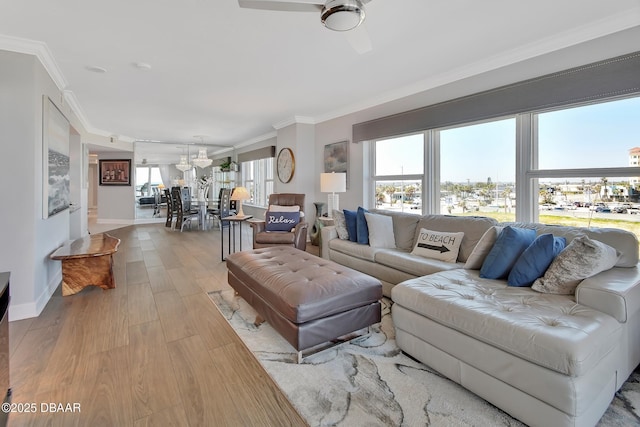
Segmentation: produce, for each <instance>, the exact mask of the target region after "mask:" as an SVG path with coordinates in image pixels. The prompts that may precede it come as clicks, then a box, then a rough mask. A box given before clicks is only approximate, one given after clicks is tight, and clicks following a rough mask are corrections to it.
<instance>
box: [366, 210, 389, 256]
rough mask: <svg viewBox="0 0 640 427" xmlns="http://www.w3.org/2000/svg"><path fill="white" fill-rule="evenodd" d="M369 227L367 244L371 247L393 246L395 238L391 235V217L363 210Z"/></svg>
mask: <svg viewBox="0 0 640 427" xmlns="http://www.w3.org/2000/svg"><path fill="white" fill-rule="evenodd" d="M364 217H365V219H366V220H367V227H368V228H369V246H371V247H372V248H395V247H396V238H395V236H394V235H393V218H391V217H390V216H388V215H377V214H372V213H368V212H365V213H364Z"/></svg>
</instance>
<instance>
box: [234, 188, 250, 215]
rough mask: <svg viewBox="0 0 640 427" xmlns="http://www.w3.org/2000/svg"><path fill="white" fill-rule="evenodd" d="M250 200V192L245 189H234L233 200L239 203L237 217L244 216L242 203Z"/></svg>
mask: <svg viewBox="0 0 640 427" xmlns="http://www.w3.org/2000/svg"><path fill="white" fill-rule="evenodd" d="M249 199H251V195H250V194H249V190H247V189H246V188H245V187H236V188H234V189H233V193H231V200H235V201H237V202H238V213H237V214H236V215H237V216H244V212H242V201H243V200H249Z"/></svg>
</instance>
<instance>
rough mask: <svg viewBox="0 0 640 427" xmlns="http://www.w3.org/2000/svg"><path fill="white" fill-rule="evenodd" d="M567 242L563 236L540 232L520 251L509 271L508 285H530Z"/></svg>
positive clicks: (545, 269)
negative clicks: (520, 253)
mask: <svg viewBox="0 0 640 427" xmlns="http://www.w3.org/2000/svg"><path fill="white" fill-rule="evenodd" d="M566 244H567V239H565V238H564V237H554V236H553V234H542V235H540V236H538V237H537V238H536V240H534V241H533V243H532V244H531V245H530V246H529V247H528V248H527V249H525V250H524V252H522V255H520V257H519V258H518V260H517V261H516V264H515V265H514V266H513V268H512V269H511V272H510V273H509V278H508V279H507V282H508V284H509V286H531V285H532V284H533V282H535V280H536V279H537V278H538V277H542V276H543V275H544V272H545V271H547V268H549V266H550V265H551V261H553V259H554V258H555V257H556V256H558V254H559V253H560V252H561V251H562V250H563V249H564V247H565V246H566Z"/></svg>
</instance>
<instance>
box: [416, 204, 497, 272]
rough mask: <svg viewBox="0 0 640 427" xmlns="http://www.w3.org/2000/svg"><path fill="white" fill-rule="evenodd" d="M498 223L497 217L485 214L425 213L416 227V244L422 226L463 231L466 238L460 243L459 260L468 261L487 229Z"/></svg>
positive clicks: (435, 229) (437, 229) (439, 229)
mask: <svg viewBox="0 0 640 427" xmlns="http://www.w3.org/2000/svg"><path fill="white" fill-rule="evenodd" d="M497 224H498V221H496V220H495V219H493V218H489V217H483V216H452V215H424V216H423V217H422V218H421V219H420V222H419V223H418V225H417V227H416V234H415V235H414V244H415V240H416V238H417V237H418V233H419V232H420V229H421V228H424V229H426V230H433V231H455V232H458V231H460V232H463V233H464V238H463V239H462V244H461V245H460V252H459V253H458V261H461V262H466V261H467V259H468V258H469V255H471V252H473V248H475V246H476V244H477V243H478V241H480V238H482V236H483V235H484V233H485V231H487V230H488V229H489V228H490V227H492V226H494V225H497Z"/></svg>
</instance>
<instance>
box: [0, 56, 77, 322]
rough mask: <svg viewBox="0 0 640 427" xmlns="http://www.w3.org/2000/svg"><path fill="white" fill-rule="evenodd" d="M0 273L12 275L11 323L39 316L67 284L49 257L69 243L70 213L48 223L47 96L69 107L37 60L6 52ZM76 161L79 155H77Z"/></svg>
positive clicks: (0, 121) (2, 61) (1, 59)
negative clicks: (45, 203) (44, 126)
mask: <svg viewBox="0 0 640 427" xmlns="http://www.w3.org/2000/svg"><path fill="white" fill-rule="evenodd" d="M0 94H1V95H0V140H1V143H0V177H1V178H2V182H3V183H4V184H5V185H3V186H1V189H0V196H1V197H2V200H5V201H6V203H7V204H6V205H5V207H8V206H11V207H12V208H11V209H3V213H2V220H1V221H0V223H1V224H2V226H1V228H0V239H1V240H2V242H3V244H2V245H1V247H0V270H2V271H10V272H11V306H10V310H9V316H10V320H16V319H20V318H26V317H33V316H37V315H38V314H39V313H40V312H41V311H42V309H43V308H44V306H45V305H46V303H47V301H48V300H49V298H50V296H51V294H52V293H53V291H54V290H55V289H56V287H57V286H58V285H59V283H60V280H61V278H62V274H61V271H62V268H61V265H60V262H58V261H52V260H50V259H49V254H50V253H51V252H53V251H54V250H55V249H56V248H57V247H59V246H60V245H61V244H62V243H64V242H65V241H67V240H68V239H69V211H68V210H65V211H62V212H60V213H58V214H56V215H54V216H52V217H49V218H47V219H43V218H42V210H43V208H42V206H43V201H42V199H43V197H42V191H43V171H42V166H43V162H44V161H46V158H45V156H44V154H43V151H42V109H43V98H42V96H43V95H46V96H48V97H50V98H51V99H52V101H53V102H54V103H56V105H57V106H58V107H59V108H60V110H61V111H62V113H63V114H65V116H67V118H70V111H69V109H68V107H66V106H65V105H64V103H63V102H62V97H61V95H60V92H59V91H58V89H57V87H56V86H55V84H54V83H53V81H52V80H51V79H50V78H49V76H48V74H47V73H46V71H45V69H44V68H43V67H42V66H41V64H40V62H39V61H38V60H37V59H36V58H35V57H33V56H28V55H21V54H16V53H11V52H4V51H0ZM73 155H74V156H76V155H77V153H75V154H73Z"/></svg>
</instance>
